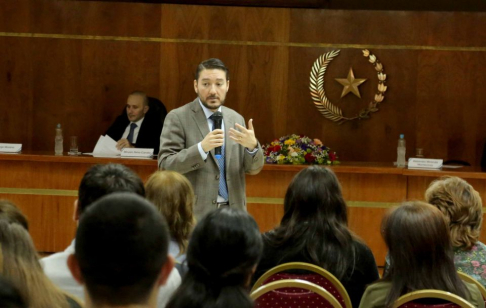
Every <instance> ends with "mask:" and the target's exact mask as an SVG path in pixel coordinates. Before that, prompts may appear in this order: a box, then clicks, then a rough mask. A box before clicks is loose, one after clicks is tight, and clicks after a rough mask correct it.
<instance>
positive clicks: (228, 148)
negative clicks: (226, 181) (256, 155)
mask: <svg viewBox="0 0 486 308" xmlns="http://www.w3.org/2000/svg"><path fill="white" fill-rule="evenodd" d="M221 112H222V113H223V121H224V143H225V144H224V151H225V153H224V159H225V163H224V165H225V169H226V170H228V166H229V164H230V160H231V153H232V151H233V147H234V145H238V144H237V143H236V142H234V141H233V139H231V138H230V137H229V130H230V128H234V127H235V119H234V118H233V117H231V116H230V115H229V114H228V112H227V110H226V108H225V107H224V106H223V107H222V108H221Z"/></svg>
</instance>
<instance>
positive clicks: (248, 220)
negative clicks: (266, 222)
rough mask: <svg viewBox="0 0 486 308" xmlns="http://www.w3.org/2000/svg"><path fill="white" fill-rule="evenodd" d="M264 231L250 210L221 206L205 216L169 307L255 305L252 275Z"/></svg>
mask: <svg viewBox="0 0 486 308" xmlns="http://www.w3.org/2000/svg"><path fill="white" fill-rule="evenodd" d="M262 247H263V245H262V242H261V236H260V232H259V231H258V226H257V224H256V222H255V220H254V219H253V218H252V217H251V216H250V215H249V214H248V213H246V212H244V211H239V210H235V209H231V208H227V207H224V208H220V209H217V210H215V211H213V212H211V213H209V214H208V215H207V216H205V217H204V218H203V219H202V220H201V221H200V222H199V223H198V224H197V226H196V228H195V229H194V232H193V234H192V236H191V239H190V241H189V248H188V250H187V262H188V265H189V271H188V272H187V274H186V275H185V276H184V278H183V280H182V284H181V286H180V287H179V289H178V290H177V291H176V293H175V294H174V295H173V296H172V298H171V300H170V301H169V303H168V304H167V308H181V307H184V308H188V307H191V308H197V307H213V308H226V307H232V308H246V307H248V308H249V307H253V303H252V301H251V299H250V298H249V296H248V287H249V283H250V279H251V275H252V273H253V271H254V269H255V267H256V265H257V263H258V261H259V258H260V255H261V252H262Z"/></svg>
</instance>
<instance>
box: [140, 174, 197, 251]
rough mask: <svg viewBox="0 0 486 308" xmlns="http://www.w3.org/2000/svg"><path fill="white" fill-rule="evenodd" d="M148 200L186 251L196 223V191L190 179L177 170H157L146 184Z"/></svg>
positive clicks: (180, 246)
mask: <svg viewBox="0 0 486 308" xmlns="http://www.w3.org/2000/svg"><path fill="white" fill-rule="evenodd" d="M145 193H146V197H147V200H149V201H150V202H152V203H153V204H154V205H155V206H156V207H157V209H158V210H159V212H160V213H162V215H163V216H164V217H165V219H166V220H167V223H168V225H169V231H170V235H171V237H172V238H173V239H175V240H176V241H177V243H178V244H179V251H180V253H181V254H183V253H185V252H186V249H187V243H188V239H189V235H190V233H191V231H192V229H193V227H194V225H195V218H194V214H193V205H194V191H193V189H192V185H191V183H190V182H189V180H188V179H187V178H186V177H185V176H183V175H182V174H180V173H177V172H175V171H157V172H155V173H154V174H152V175H151V176H150V178H149V179H148V181H147V184H146V185H145Z"/></svg>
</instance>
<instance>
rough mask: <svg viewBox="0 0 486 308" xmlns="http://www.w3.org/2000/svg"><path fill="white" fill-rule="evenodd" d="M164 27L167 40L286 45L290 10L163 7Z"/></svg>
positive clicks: (198, 6) (165, 5)
mask: <svg viewBox="0 0 486 308" xmlns="http://www.w3.org/2000/svg"><path fill="white" fill-rule="evenodd" d="M161 27H162V37H164V38H179V39H194V40H211V41H218V40H224V41H230V42H241V43H243V42H245V41H253V42H286V41H287V40H288V27H289V10H288V9H275V8H243V7H221V6H219V7H218V6H200V5H197V6H195V5H192V6H191V5H173V4H163V5H162V22H161Z"/></svg>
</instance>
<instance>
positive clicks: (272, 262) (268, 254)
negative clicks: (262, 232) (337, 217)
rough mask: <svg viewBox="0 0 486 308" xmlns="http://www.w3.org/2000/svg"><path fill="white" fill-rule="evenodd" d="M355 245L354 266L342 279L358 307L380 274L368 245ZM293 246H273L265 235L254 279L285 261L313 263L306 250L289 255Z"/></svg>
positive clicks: (352, 301) (356, 242) (355, 305)
mask: <svg viewBox="0 0 486 308" xmlns="http://www.w3.org/2000/svg"><path fill="white" fill-rule="evenodd" d="M270 232H271V231H270ZM354 245H355V251H356V255H355V256H349V257H350V258H353V257H354V261H355V262H354V268H349V269H348V271H347V273H346V276H345V277H344V278H343V279H341V280H340V281H341V283H342V284H343V286H344V288H345V289H346V291H347V292H348V294H349V297H350V299H351V303H352V305H353V307H358V306H359V302H360V301H361V297H362V296H363V293H364V292H365V289H366V286H367V285H368V284H370V283H372V282H374V281H376V280H378V278H379V275H378V268H377V267H376V262H375V258H374V257H373V253H372V252H371V250H370V249H369V248H368V246H366V245H365V244H363V243H361V242H359V241H354ZM292 246H293V245H287V246H286V247H279V248H275V247H272V246H271V245H270V244H269V243H268V242H267V241H266V240H265V236H263V255H262V259H261V261H260V263H259V264H258V267H257V269H256V272H255V275H254V277H253V281H254V282H255V281H256V280H257V279H258V278H260V276H261V275H263V274H264V273H265V272H266V271H268V270H269V269H271V268H273V267H275V266H277V265H280V264H283V263H288V262H306V263H313V262H312V261H311V260H310V259H309V257H307V256H306V253H305V251H301V252H299V254H297V255H289V254H288V251H290V250H291V247H292ZM316 265H318V264H316ZM328 271H329V272H331V273H332V269H331V270H329V269H328Z"/></svg>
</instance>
